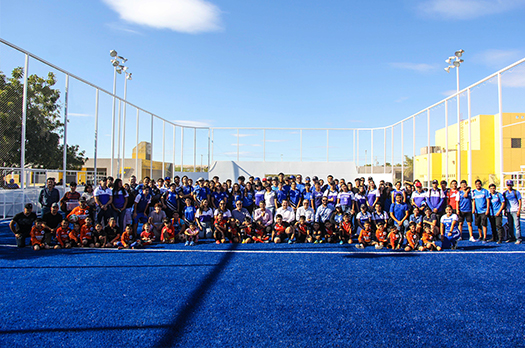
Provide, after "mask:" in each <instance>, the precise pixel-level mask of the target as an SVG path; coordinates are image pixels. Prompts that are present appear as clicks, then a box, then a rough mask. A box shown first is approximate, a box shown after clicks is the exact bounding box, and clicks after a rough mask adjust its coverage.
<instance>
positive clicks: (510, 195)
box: [503, 180, 521, 244]
mask: <svg viewBox="0 0 525 348" xmlns="http://www.w3.org/2000/svg"><path fill="white" fill-rule="evenodd" d="M513 186H514V181H512V180H507V190H505V192H503V197H504V198H505V209H506V215H507V220H508V224H509V228H510V236H509V239H508V240H507V242H516V244H520V243H521V225H520V213H521V194H520V193H519V191H516V190H514V189H513V188H512V187H513ZM513 225H514V229H513V228H512V226H513ZM514 230H515V231H514Z"/></svg>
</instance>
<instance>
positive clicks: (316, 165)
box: [203, 161, 383, 181]
mask: <svg viewBox="0 0 525 348" xmlns="http://www.w3.org/2000/svg"><path fill="white" fill-rule="evenodd" d="M280 172H283V173H284V174H285V175H289V174H302V176H303V178H305V177H307V176H309V177H312V176H317V177H319V179H324V180H326V177H327V176H328V175H330V174H331V175H333V176H334V177H335V178H344V179H346V180H347V181H348V180H352V181H353V180H354V179H355V178H356V177H361V176H366V177H368V176H370V174H366V175H361V174H358V173H357V169H356V166H355V164H354V162H260V161H242V162H235V161H216V162H214V163H212V165H211V168H210V172H209V177H210V178H212V177H214V176H216V175H217V176H218V177H219V178H220V180H221V181H224V180H226V179H232V180H234V181H235V180H236V179H237V178H238V177H239V176H240V175H244V176H245V177H246V178H248V177H249V176H251V175H253V176H256V177H257V176H259V177H264V176H268V175H277V174H279V173H280ZM203 174H204V173H203ZM374 176H375V175H374ZM378 176H381V177H382V176H383V175H382V174H379V175H378Z"/></svg>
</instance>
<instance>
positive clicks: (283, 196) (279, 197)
mask: <svg viewBox="0 0 525 348" xmlns="http://www.w3.org/2000/svg"><path fill="white" fill-rule="evenodd" d="M276 193H277V202H279V204H280V203H282V202H283V200H285V199H288V194H287V193H286V191H285V190H277V191H276Z"/></svg>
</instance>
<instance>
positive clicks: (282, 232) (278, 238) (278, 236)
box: [271, 214, 287, 243]
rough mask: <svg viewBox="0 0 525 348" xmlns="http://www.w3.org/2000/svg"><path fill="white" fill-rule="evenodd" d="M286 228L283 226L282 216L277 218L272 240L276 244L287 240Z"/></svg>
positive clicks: (278, 215) (279, 215)
mask: <svg viewBox="0 0 525 348" xmlns="http://www.w3.org/2000/svg"><path fill="white" fill-rule="evenodd" d="M286 228H287V226H285V225H284V224H283V217H282V216H281V214H277V215H276V216H275V223H274V224H273V230H272V238H271V240H272V241H273V242H274V243H281V242H283V241H284V240H285V239H286Z"/></svg>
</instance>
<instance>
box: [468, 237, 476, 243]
mask: <svg viewBox="0 0 525 348" xmlns="http://www.w3.org/2000/svg"><path fill="white" fill-rule="evenodd" d="M469 242H472V243H475V242H477V240H476V238H474V237H470V238H469Z"/></svg>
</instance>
